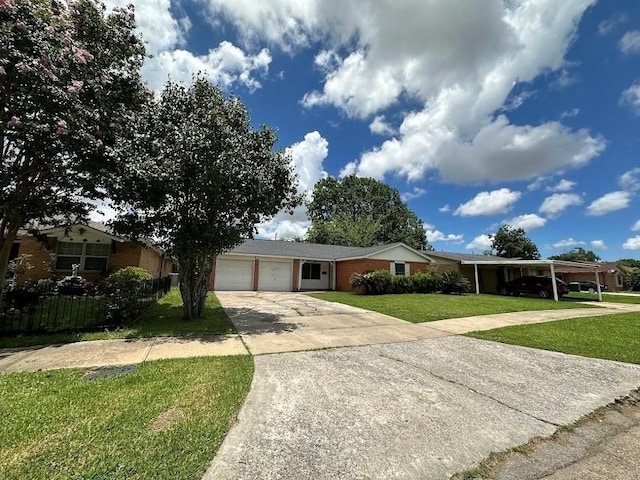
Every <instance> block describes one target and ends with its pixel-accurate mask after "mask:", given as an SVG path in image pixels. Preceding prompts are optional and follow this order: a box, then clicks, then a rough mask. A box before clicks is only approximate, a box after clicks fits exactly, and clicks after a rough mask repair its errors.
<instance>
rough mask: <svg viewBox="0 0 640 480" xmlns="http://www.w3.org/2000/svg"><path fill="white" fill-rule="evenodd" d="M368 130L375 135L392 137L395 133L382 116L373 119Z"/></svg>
mask: <svg viewBox="0 0 640 480" xmlns="http://www.w3.org/2000/svg"><path fill="white" fill-rule="evenodd" d="M369 130H371V133H375V134H377V135H393V134H394V133H396V131H395V129H394V128H393V127H392V126H391V125H390V124H389V123H388V122H387V120H386V119H385V118H384V115H378V116H377V117H376V118H374V119H373V121H372V122H371V123H370V124H369Z"/></svg>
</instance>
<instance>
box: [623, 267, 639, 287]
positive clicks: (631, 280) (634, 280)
mask: <svg viewBox="0 0 640 480" xmlns="http://www.w3.org/2000/svg"><path fill="white" fill-rule="evenodd" d="M624 288H626V289H627V290H631V291H633V292H640V270H638V269H636V270H634V271H633V272H631V274H630V275H629V276H628V277H627V278H626V279H625V282H624Z"/></svg>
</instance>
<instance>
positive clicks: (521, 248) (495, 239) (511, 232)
mask: <svg viewBox="0 0 640 480" xmlns="http://www.w3.org/2000/svg"><path fill="white" fill-rule="evenodd" d="M490 237H491V252H492V253H493V254H495V255H497V256H499V257H505V258H520V259H522V260H539V259H540V252H539V251H538V247H537V246H536V244H535V243H533V241H532V240H531V239H530V238H529V237H527V235H526V233H525V231H524V230H523V229H522V228H511V227H510V226H509V225H503V226H501V227H500V228H499V229H498V231H497V232H496V233H495V234H493V235H490Z"/></svg>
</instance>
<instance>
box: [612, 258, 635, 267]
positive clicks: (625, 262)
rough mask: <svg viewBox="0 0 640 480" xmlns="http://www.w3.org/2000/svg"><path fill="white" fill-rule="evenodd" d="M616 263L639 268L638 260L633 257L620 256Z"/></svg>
mask: <svg viewBox="0 0 640 480" xmlns="http://www.w3.org/2000/svg"><path fill="white" fill-rule="evenodd" d="M616 263H619V264H620V265H625V266H627V267H633V268H640V260H638V259H635V258H621V259H620V260H618V261H617V262H616Z"/></svg>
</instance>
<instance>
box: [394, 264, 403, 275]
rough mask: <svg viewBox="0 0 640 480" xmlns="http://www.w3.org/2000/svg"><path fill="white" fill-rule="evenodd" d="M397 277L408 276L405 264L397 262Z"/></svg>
mask: <svg viewBox="0 0 640 480" xmlns="http://www.w3.org/2000/svg"><path fill="white" fill-rule="evenodd" d="M395 275H402V276H404V275H406V272H405V264H404V263H401V262H396V268H395Z"/></svg>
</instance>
